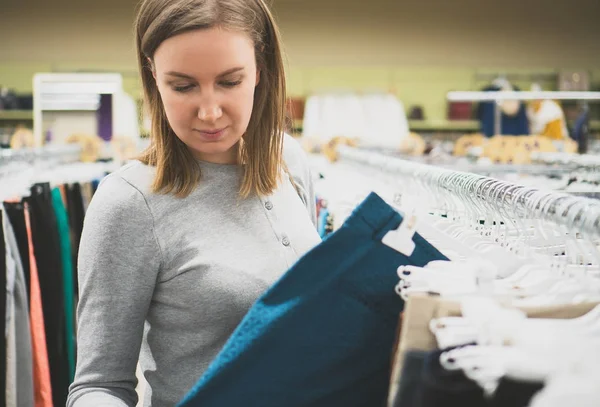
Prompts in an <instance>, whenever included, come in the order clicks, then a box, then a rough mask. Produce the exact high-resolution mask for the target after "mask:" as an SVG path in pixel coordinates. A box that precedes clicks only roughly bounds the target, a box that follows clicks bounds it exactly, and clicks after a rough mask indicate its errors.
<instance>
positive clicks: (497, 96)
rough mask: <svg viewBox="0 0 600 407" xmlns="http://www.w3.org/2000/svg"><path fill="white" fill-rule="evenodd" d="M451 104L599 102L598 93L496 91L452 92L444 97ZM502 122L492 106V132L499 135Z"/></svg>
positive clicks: (495, 107) (498, 109)
mask: <svg viewBox="0 0 600 407" xmlns="http://www.w3.org/2000/svg"><path fill="white" fill-rule="evenodd" d="M446 98H447V99H448V101H451V102H499V101H502V100H522V101H524V100H584V101H586V102H600V92H567V91H530V92H521V91H496V92H471V91H452V92H448V93H447V95H446ZM501 124H502V120H501V112H500V106H498V103H496V104H495V106H494V132H495V134H501V131H502V127H501Z"/></svg>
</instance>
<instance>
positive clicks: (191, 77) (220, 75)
mask: <svg viewBox="0 0 600 407" xmlns="http://www.w3.org/2000/svg"><path fill="white" fill-rule="evenodd" d="M243 70H244V67H243V66H240V67H236V68H231V69H228V70H226V71H225V72H222V73H220V74H219V75H218V76H217V77H218V78H221V77H223V76H227V75H231V74H232V73H236V72H239V71H243ZM165 75H169V76H176V77H178V78H183V79H191V80H196V79H195V78H194V77H193V76H191V75H188V74H185V73H182V72H177V71H169V72H167V73H165Z"/></svg>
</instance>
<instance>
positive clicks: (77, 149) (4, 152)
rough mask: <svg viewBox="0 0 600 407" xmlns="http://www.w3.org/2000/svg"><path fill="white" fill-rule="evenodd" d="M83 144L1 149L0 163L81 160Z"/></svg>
mask: <svg viewBox="0 0 600 407" xmlns="http://www.w3.org/2000/svg"><path fill="white" fill-rule="evenodd" d="M80 154H81V146H79V145H48V146H44V147H37V148H24V149H18V150H12V149H0V165H7V164H10V163H15V162H25V163H30V164H33V163H35V162H38V161H47V160H55V161H59V162H74V161H79V157H80Z"/></svg>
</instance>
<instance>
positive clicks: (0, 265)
mask: <svg viewBox="0 0 600 407" xmlns="http://www.w3.org/2000/svg"><path fill="white" fill-rule="evenodd" d="M3 218H4V217H3V216H0V389H6V369H4V368H3V366H6V335H5V334H4V332H6V318H4V316H5V315H6V300H7V296H6V283H7V281H6V272H7V270H6V245H5V240H4V220H3ZM2 287H4V288H2ZM5 405H6V397H5V396H3V397H0V406H5Z"/></svg>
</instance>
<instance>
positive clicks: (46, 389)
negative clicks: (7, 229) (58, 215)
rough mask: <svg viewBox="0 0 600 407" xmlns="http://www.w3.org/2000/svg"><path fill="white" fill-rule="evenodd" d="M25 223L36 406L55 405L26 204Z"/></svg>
mask: <svg viewBox="0 0 600 407" xmlns="http://www.w3.org/2000/svg"><path fill="white" fill-rule="evenodd" d="M25 225H26V227H27V240H28V242H29V263H30V266H29V267H30V274H31V276H30V279H31V283H30V284H31V288H30V297H29V302H30V304H29V306H30V314H29V324H30V329H31V348H32V353H33V355H32V356H33V388H34V396H35V407H53V404H52V385H51V382H50V365H49V363H48V349H47V347H46V329H45V327H44V313H43V309H42V292H41V290H40V280H39V277H38V270H37V263H36V260H35V255H34V251H33V240H32V237H31V220H30V218H29V208H28V206H27V204H25Z"/></svg>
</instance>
